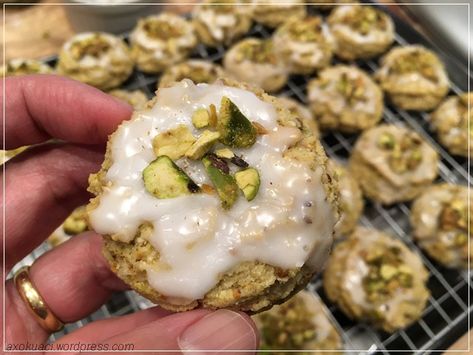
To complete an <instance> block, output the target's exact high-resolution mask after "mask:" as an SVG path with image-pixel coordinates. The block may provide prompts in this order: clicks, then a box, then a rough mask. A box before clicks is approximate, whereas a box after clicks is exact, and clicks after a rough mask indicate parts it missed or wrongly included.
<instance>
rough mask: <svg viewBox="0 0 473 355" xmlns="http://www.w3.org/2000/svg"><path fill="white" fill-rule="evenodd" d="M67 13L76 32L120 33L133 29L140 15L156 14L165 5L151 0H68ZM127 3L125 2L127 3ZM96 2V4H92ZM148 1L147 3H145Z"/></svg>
mask: <svg viewBox="0 0 473 355" xmlns="http://www.w3.org/2000/svg"><path fill="white" fill-rule="evenodd" d="M68 2H69V3H71V5H64V7H65V9H66V15H67V17H68V19H69V22H70V23H71V25H72V28H73V29H74V30H75V31H76V32H86V31H104V32H109V33H115V34H120V33H123V32H126V31H129V30H131V29H132V28H133V27H134V26H135V24H136V22H137V20H138V19H139V18H140V17H144V16H147V15H151V14H156V13H158V12H160V11H161V9H162V7H163V5H160V4H159V5H150V4H149V3H150V2H156V3H160V2H161V1H150V0H126V1H125V0H103V1H90V0H68ZM125 2H126V4H123V3H125ZM91 3H95V4H93V5H92V4H91ZM143 3H147V4H143Z"/></svg>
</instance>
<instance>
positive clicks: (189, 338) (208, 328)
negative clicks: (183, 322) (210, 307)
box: [178, 309, 256, 354]
mask: <svg viewBox="0 0 473 355" xmlns="http://www.w3.org/2000/svg"><path fill="white" fill-rule="evenodd" d="M178 344H179V347H180V349H181V350H184V351H186V354H189V353H190V354H192V350H200V351H199V354H202V352H201V351H202V350H208V351H207V352H204V353H205V354H214V353H218V352H219V350H255V349H256V334H255V330H254V328H253V327H252V325H251V324H250V321H249V320H247V319H246V318H245V317H243V316H242V315H241V314H239V313H237V312H233V311H229V310H226V309H220V310H218V311H215V312H213V313H210V314H209V315H207V316H205V317H203V318H202V319H200V320H199V321H198V322H196V323H194V324H192V325H191V326H190V327H189V328H187V329H186V330H185V331H184V332H183V333H182V334H181V335H180V337H179V339H178Z"/></svg>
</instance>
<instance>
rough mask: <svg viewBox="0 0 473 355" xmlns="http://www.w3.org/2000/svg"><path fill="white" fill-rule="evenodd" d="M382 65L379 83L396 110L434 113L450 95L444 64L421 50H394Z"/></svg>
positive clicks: (420, 47) (411, 47) (379, 71)
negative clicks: (432, 111)
mask: <svg viewBox="0 0 473 355" xmlns="http://www.w3.org/2000/svg"><path fill="white" fill-rule="evenodd" d="M380 64H381V67H380V68H379V69H378V72H377V73H376V79H377V80H378V81H379V83H380V85H381V88H382V89H383V90H384V92H386V94H387V95H388V96H389V99H390V100H391V102H392V103H393V104H394V105H395V106H397V107H400V108H402V109H405V110H415V111H426V110H432V109H434V108H435V107H436V106H437V105H438V104H439V103H440V101H441V100H442V99H443V98H444V97H445V95H447V93H448V90H449V81H448V77H447V73H446V71H445V68H444V65H443V63H442V62H441V61H440V59H439V58H438V57H437V56H436V55H435V54H434V53H433V52H432V51H430V50H428V49H426V48H424V47H422V46H417V45H410V46H404V47H395V48H393V49H391V50H390V51H389V52H388V53H387V54H386V55H385V56H384V57H383V58H382V59H381V63H380Z"/></svg>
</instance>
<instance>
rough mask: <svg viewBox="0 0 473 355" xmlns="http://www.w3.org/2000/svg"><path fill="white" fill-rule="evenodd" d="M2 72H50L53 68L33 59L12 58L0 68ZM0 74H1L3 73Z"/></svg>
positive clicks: (15, 73)
mask: <svg viewBox="0 0 473 355" xmlns="http://www.w3.org/2000/svg"><path fill="white" fill-rule="evenodd" d="M2 73H3V74H4V75H6V76H8V75H27V74H52V73H54V70H53V68H51V67H50V66H49V65H47V64H45V63H43V62H41V61H39V60H35V59H21V58H18V59H12V60H10V61H8V63H7V65H6V66H4V67H3V68H2ZM3 74H2V75H3Z"/></svg>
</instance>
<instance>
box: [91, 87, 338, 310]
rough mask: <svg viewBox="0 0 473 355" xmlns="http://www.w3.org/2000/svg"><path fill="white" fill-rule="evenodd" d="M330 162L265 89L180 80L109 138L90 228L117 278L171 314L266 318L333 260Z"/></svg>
mask: <svg viewBox="0 0 473 355" xmlns="http://www.w3.org/2000/svg"><path fill="white" fill-rule="evenodd" d="M326 161H327V158H326V156H325V153H324V151H323V148H322V146H321V144H320V142H319V141H318V140H317V139H316V138H315V137H314V135H313V133H312V132H311V131H310V128H309V126H307V125H306V124H305V122H304V121H303V120H301V119H300V118H299V117H296V116H294V115H292V114H291V113H290V112H289V111H288V110H285V109H283V108H282V107H281V106H279V103H278V101H277V100H276V99H275V98H273V97H270V96H268V95H266V94H264V93H263V91H255V92H252V91H248V89H247V87H245V86H242V85H238V84H236V83H230V82H229V81H226V82H225V83H222V82H219V83H217V84H199V85H195V84H193V83H192V82H191V81H190V80H183V81H181V82H179V83H176V84H175V85H174V86H172V87H169V88H161V89H159V90H158V93H157V97H156V98H155V99H153V100H152V101H150V103H149V105H148V109H147V110H145V111H141V112H136V113H135V114H134V116H133V117H132V119H131V120H129V121H125V122H124V123H123V124H122V125H121V126H120V127H119V128H118V129H117V131H116V132H115V133H114V134H113V135H112V136H111V137H110V140H109V142H108V148H107V153H106V159H105V161H104V163H103V165H102V169H101V170H100V171H99V172H98V173H97V174H94V175H91V177H90V179H89V181H90V186H89V191H91V192H92V193H93V194H95V195H96V198H94V199H93V200H92V201H91V203H90V204H89V206H88V213H89V221H90V224H91V226H92V227H93V229H94V230H95V231H96V232H98V233H100V234H102V235H104V240H105V249H104V253H105V256H106V258H107V259H108V261H109V263H110V265H111V268H112V270H113V271H114V272H116V273H117V275H118V276H119V277H120V278H122V279H123V280H124V281H125V282H126V283H127V284H129V285H130V286H131V287H132V288H133V289H135V290H136V291H138V292H139V293H140V294H142V295H143V296H145V297H146V298H148V299H150V300H151V301H153V302H155V303H158V304H160V305H161V306H162V307H164V308H166V309H169V310H173V311H185V310H189V309H193V308H196V307H204V308H212V309H215V308H230V309H238V310H242V311H247V312H250V313H253V312H258V311H262V310H265V309H267V308H269V307H271V306H272V305H273V304H275V303H281V302H283V301H284V300H285V299H287V298H288V297H290V296H291V295H292V294H293V293H295V292H297V291H298V290H300V289H301V288H303V287H304V286H305V284H306V283H307V282H308V281H309V280H310V279H311V278H312V277H313V275H314V274H315V273H316V272H318V271H319V270H320V269H321V267H322V265H323V264H324V262H325V261H326V259H327V257H328V252H329V250H330V247H331V245H332V242H333V227H334V225H335V223H336V221H337V215H338V211H337V193H338V190H337V186H336V184H335V182H333V180H332V177H331V172H330V168H327V165H326Z"/></svg>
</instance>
